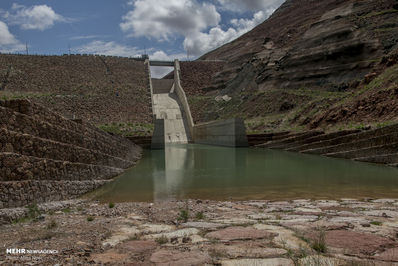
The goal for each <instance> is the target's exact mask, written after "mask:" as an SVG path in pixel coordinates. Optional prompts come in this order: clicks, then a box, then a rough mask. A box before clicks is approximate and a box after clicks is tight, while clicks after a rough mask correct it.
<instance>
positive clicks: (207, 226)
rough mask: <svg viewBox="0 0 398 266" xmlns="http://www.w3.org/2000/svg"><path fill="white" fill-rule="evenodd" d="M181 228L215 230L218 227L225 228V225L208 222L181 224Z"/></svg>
mask: <svg viewBox="0 0 398 266" xmlns="http://www.w3.org/2000/svg"><path fill="white" fill-rule="evenodd" d="M181 226H183V227H193V228H200V229H217V228H220V227H225V226H226V225H225V224H220V223H208V222H188V223H184V224H182V225H181Z"/></svg>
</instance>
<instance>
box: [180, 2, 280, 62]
mask: <svg viewBox="0 0 398 266" xmlns="http://www.w3.org/2000/svg"><path fill="white" fill-rule="evenodd" d="M272 12H273V10H269V11H259V12H257V13H255V14H254V15H253V18H252V19H232V20H231V25H232V26H233V27H230V28H228V29H227V30H225V31H224V30H223V29H221V28H220V27H214V28H212V29H210V30H209V32H208V33H203V32H199V33H196V34H192V35H189V36H186V38H185V40H184V49H185V50H186V51H188V52H189V54H192V55H194V56H199V55H202V54H204V53H206V52H209V51H211V50H212V49H215V48H217V47H219V46H221V45H223V44H225V43H228V42H230V41H232V40H234V39H236V38H238V37H239V36H241V35H242V34H244V33H246V32H248V31H250V30H251V29H253V28H254V27H255V26H257V25H258V24H260V23H261V22H263V21H264V20H265V19H266V18H268V17H269V15H270V14H272Z"/></svg>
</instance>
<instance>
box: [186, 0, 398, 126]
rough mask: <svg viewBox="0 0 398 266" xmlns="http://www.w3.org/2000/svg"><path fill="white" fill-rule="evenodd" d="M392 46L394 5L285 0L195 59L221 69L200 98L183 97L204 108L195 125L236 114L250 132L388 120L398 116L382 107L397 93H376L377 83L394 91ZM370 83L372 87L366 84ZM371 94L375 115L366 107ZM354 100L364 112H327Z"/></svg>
mask: <svg viewBox="0 0 398 266" xmlns="http://www.w3.org/2000/svg"><path fill="white" fill-rule="evenodd" d="M397 43H398V1H395V0H385V1H371V0H361V1H346V0H316V1H314V0H300V1H299V0H287V1H286V2H285V3H284V4H283V5H282V6H281V7H280V8H279V9H278V10H277V11H276V12H275V13H274V14H273V15H272V16H271V17H270V18H269V19H268V20H266V21H265V22H264V23H262V24H261V25H259V26H257V27H256V28H254V29H253V30H252V31H250V32H248V33H247V34H245V35H243V36H241V37H240V38H238V39H236V40H235V41H233V42H231V43H229V44H226V45H224V46H222V47H220V48H218V49H216V50H214V51H212V52H210V53H208V54H206V55H204V56H203V57H202V58H201V59H203V60H209V59H211V60H225V61H226V64H225V66H224V68H223V70H222V71H220V72H218V73H217V74H215V75H214V76H213V82H212V85H211V86H206V87H203V88H202V91H207V93H206V94H203V93H202V94H197V95H196V96H193V97H191V102H192V105H193V107H192V108H193V113H197V112H195V109H196V108H199V107H200V108H201V110H203V109H204V110H205V112H199V113H200V114H199V116H197V119H196V120H197V121H207V120H210V119H218V118H224V117H229V116H231V115H235V116H243V117H244V118H245V119H246V120H247V121H248V125H249V127H250V128H251V129H253V130H264V129H270V130H276V129H284V128H297V127H298V128H300V127H318V126H325V127H332V126H334V124H336V123H339V122H343V123H345V124H347V122H349V121H354V122H357V123H373V122H376V121H387V120H388V121H390V120H396V119H397V118H398V111H397V110H396V108H391V107H388V106H390V105H391V104H392V103H394V102H395V101H396V100H397V95H396V94H394V93H390V92H388V93H387V92H384V93H381V92H380V91H379V90H381V89H386V87H384V86H381V84H380V83H381V82H384V83H385V80H384V79H385V78H390V79H391V80H389V81H388V88H389V89H392V92H393V91H394V90H395V89H396V88H397V75H396V71H397V70H396V68H394V67H393V65H394V64H395V63H396V59H394V58H396V57H395V53H396V51H397V50H398V45H397ZM387 76H388V77H387ZM374 79H376V82H377V81H379V82H378V84H373V85H372V84H369V82H371V81H372V80H374ZM209 89H212V90H213V91H211V92H208V91H209ZM364 91H367V94H363V92H364ZM375 93H376V94H377V95H378V96H374V94H375ZM368 94H369V95H368ZM370 94H372V95H373V96H370ZM217 95H219V96H223V95H228V96H229V97H231V98H232V100H230V101H216V97H215V96H217ZM366 95H368V96H369V97H367V96H366ZM382 95H384V96H382ZM374 97H378V100H377V105H378V108H379V109H380V108H382V109H383V108H384V107H385V108H384V109H385V110H384V111H383V112H382V113H381V112H375V111H374V110H372V108H371V106H372V101H374V99H375V98H374ZM358 101H360V102H361V103H360V104H358V106H368V107H369V108H365V107H364V108H362V109H361V112H359V113H355V114H354V112H349V111H348V112H347V114H345V115H340V116H339V115H335V116H339V118H337V119H331V118H330V115H327V114H329V113H330V112H332V113H336V112H340V111H339V110H340V109H342V108H343V109H344V108H346V107H344V106H345V104H347V102H350V104H351V102H352V103H357V102H358ZM369 101H370V102H369Z"/></svg>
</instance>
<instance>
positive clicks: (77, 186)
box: [0, 180, 109, 209]
mask: <svg viewBox="0 0 398 266" xmlns="http://www.w3.org/2000/svg"><path fill="white" fill-rule="evenodd" d="M108 182H109V181H107V180H86V181H49V180H46V181H38V180H30V181H19V182H2V183H1V186H0V209H1V208H13V207H20V206H24V205H28V204H32V203H38V202H46V201H58V200H64V199H70V198H75V197H77V196H79V195H82V194H84V193H87V192H89V191H92V190H94V189H96V188H98V187H100V186H102V185H104V184H106V183H108Z"/></svg>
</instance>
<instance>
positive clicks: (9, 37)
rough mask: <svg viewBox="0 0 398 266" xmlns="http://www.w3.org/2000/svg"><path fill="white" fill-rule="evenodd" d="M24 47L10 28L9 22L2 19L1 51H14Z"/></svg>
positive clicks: (0, 24)
mask: <svg viewBox="0 0 398 266" xmlns="http://www.w3.org/2000/svg"><path fill="white" fill-rule="evenodd" d="M24 49H25V46H24V45H23V44H21V42H19V41H18V40H17V39H16V38H15V36H14V35H13V34H11V32H10V31H9V30H8V26H7V24H5V23H4V22H2V21H0V52H2V53H14V52H19V51H22V50H24Z"/></svg>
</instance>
